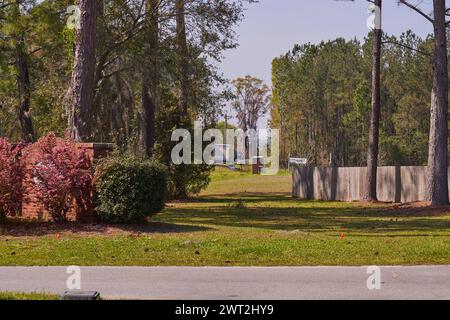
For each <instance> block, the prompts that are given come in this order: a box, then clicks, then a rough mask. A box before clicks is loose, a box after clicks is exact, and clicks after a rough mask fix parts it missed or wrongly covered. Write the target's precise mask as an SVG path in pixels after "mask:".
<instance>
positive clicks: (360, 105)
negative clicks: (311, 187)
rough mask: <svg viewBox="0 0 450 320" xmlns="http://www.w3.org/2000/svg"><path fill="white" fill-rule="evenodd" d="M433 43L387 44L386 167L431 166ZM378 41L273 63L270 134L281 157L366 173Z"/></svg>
mask: <svg viewBox="0 0 450 320" xmlns="http://www.w3.org/2000/svg"><path fill="white" fill-rule="evenodd" d="M433 45H434V43H433V39H432V38H431V36H430V37H428V38H426V39H421V38H420V37H418V36H416V35H415V34H414V33H413V32H412V31H408V32H405V33H404V34H402V35H401V36H400V37H398V38H396V37H394V36H386V35H384V36H383V51H382V64H381V105H382V113H381V121H380V155H379V159H380V164H381V165H426V164H427V154H428V137H429V133H430V112H429V110H430V92H431V88H432V59H431V55H432V52H433ZM372 47H373V34H371V35H369V36H368V37H367V38H366V39H364V41H363V42H360V41H357V40H351V41H346V40H344V39H336V40H334V41H328V42H322V43H320V44H318V45H314V44H305V45H296V46H295V47H294V49H293V50H292V51H291V52H289V53H287V54H286V55H284V56H282V57H279V58H276V59H275V60H274V61H273V85H274V87H273V106H272V110H271V117H272V120H271V126H272V127H274V128H281V129H282V130H281V150H280V152H281V157H282V159H283V160H285V159H287V157H288V155H289V154H291V155H296V156H304V157H307V158H308V159H309V160H310V161H311V163H312V164H314V165H329V164H330V160H331V164H332V165H336V166H365V165H366V164H367V143H368V141H369V138H368V134H369V126H370V115H371V64H372Z"/></svg>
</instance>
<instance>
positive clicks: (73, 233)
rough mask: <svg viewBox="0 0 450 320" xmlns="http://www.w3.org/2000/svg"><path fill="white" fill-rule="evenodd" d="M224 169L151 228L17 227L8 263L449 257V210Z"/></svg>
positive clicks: (7, 237)
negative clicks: (346, 197) (306, 188)
mask: <svg viewBox="0 0 450 320" xmlns="http://www.w3.org/2000/svg"><path fill="white" fill-rule="evenodd" d="M224 174H225V175H228V173H221V172H219V173H215V174H214V176H213V182H212V184H211V186H210V188H208V190H207V191H206V192H204V193H203V194H202V195H200V196H199V197H198V198H196V199H194V200H192V201H190V202H186V203H173V204H169V205H168V207H167V208H166V209H165V210H164V212H163V213H161V214H160V215H158V216H156V217H155V218H154V219H153V221H152V223H149V224H148V225H146V226H134V227H133V226H131V227H130V226H128V227H121V226H116V227H113V226H101V225H100V226H77V225H70V226H62V227H55V226H51V227H49V225H43V226H42V225H32V226H24V225H14V224H12V225H9V226H7V227H6V228H4V230H3V233H2V235H0V265H8V266H13V265H26V266H29V265H43V266H45V265H73V264H75V265H88V266H93V265H108V266H119V265H124V266H316V265H349V266H354V265H372V264H376V265H393V264H403V265H416V264H450V212H440V213H438V214H433V215H430V214H427V213H421V212H418V213H415V212H411V211H405V212H403V211H396V210H392V206H389V205H383V204H380V205H376V206H373V205H369V204H362V203H339V202H314V201H298V200H295V199H292V198H291V197H290V195H289V191H290V188H291V185H290V176H289V175H287V174H281V175H279V176H273V177H263V176H252V175H248V174H245V175H244V176H241V174H237V175H236V177H235V178H233V177H230V176H227V177H224Z"/></svg>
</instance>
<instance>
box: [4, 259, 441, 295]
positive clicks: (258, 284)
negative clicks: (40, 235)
mask: <svg viewBox="0 0 450 320" xmlns="http://www.w3.org/2000/svg"><path fill="white" fill-rule="evenodd" d="M66 271H67V268H66V267H30V268H27V267H0V291H11V292H47V293H57V294H61V293H63V292H64V291H66V290H67V287H66V281H67V279H68V277H69V276H70V275H68V274H67V273H66ZM370 276H371V274H368V273H367V267H299V268H297V267H295V268H291V267H281V268H209V267H208V268H186V267H148V268H142V267H82V268H81V286H82V290H95V291H99V292H100V293H101V295H102V296H103V297H106V298H129V299H177V300H178V299H180V300H188V299H189V300H198V299H210V300H217V299H225V300H241V299H242V300H248V299H257V300H258V299H261V300H266V299H274V300H285V299H295V300H298V299H301V300H309V299H450V266H434V267H431V266H417V267H382V268H381V288H380V289H379V290H376V289H375V290H369V289H368V287H367V280H368V278H369V277H370ZM371 283H374V284H376V281H375V282H371Z"/></svg>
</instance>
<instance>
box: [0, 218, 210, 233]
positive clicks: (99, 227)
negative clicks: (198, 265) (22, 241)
mask: <svg viewBox="0 0 450 320" xmlns="http://www.w3.org/2000/svg"><path fill="white" fill-rule="evenodd" d="M211 230H213V229H212V228H209V227H203V226H195V225H184V224H174V223H163V222H149V223H145V224H129V225H113V224H79V223H75V222H67V223H52V222H38V221H21V220H12V221H9V222H8V223H6V224H4V225H0V237H2V236H3V237H40V236H51V235H54V236H58V235H61V234H72V235H86V236H115V235H118V236H120V235H143V234H144V235H145V234H166V233H192V232H201V231H211Z"/></svg>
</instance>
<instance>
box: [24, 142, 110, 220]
mask: <svg viewBox="0 0 450 320" xmlns="http://www.w3.org/2000/svg"><path fill="white" fill-rule="evenodd" d="M77 147H78V148H79V149H83V150H85V152H86V154H87V156H88V157H89V158H90V159H91V161H92V162H93V163H95V161H96V160H99V159H101V158H103V157H105V156H107V155H108V154H109V153H111V151H112V150H113V145H112V144H106V143H78V144H77ZM27 152H28V155H29V156H28V157H27V160H26V161H27V167H28V168H29V166H31V164H33V163H36V162H38V161H39V158H38V151H37V150H35V149H34V146H33V145H30V146H29V147H28V148H27ZM32 183H33V182H32V181H30V180H26V181H24V185H25V188H26V190H27V201H25V202H24V203H23V204H22V213H21V217H22V218H24V219H38V220H49V218H50V217H49V215H48V213H47V212H45V210H44V209H43V208H42V206H41V205H40V203H39V202H38V201H37V199H36V196H35V194H33V191H32V188H31V184H32ZM94 217H95V213H94V212H91V213H90V214H89V215H87V216H83V217H80V216H78V217H77V215H76V207H75V204H74V207H73V208H72V209H71V210H70V212H69V213H68V218H69V220H72V221H80V222H91V221H93V220H94Z"/></svg>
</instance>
